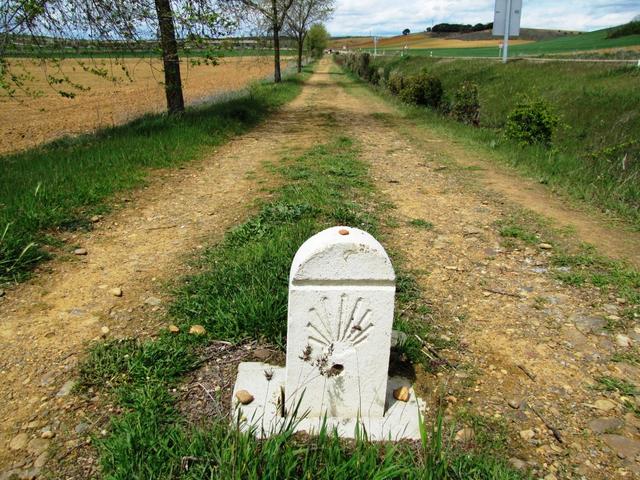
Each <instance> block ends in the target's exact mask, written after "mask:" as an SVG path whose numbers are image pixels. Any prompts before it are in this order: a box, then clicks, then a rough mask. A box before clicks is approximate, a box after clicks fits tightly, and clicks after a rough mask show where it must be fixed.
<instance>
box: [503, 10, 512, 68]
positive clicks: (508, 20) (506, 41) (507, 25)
mask: <svg viewBox="0 0 640 480" xmlns="http://www.w3.org/2000/svg"><path fill="white" fill-rule="evenodd" d="M510 28H511V0H507V11H506V12H505V16H504V45H503V47H502V63H507V61H508V59H509V33H510V32H509V29H510Z"/></svg>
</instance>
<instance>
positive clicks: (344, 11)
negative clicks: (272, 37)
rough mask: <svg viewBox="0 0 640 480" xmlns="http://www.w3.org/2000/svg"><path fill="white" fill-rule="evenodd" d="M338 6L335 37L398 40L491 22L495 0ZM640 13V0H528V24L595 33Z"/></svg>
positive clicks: (360, 1) (349, 1) (348, 1)
mask: <svg viewBox="0 0 640 480" xmlns="http://www.w3.org/2000/svg"><path fill="white" fill-rule="evenodd" d="M336 5H337V9H336V13H335V15H334V18H333V19H332V20H331V21H330V22H329V25H328V27H329V30H330V31H331V33H332V34H333V35H357V34H366V35H368V34H369V33H370V32H373V33H374V34H378V35H397V34H399V33H400V32H401V31H402V30H404V29H405V28H409V29H411V31H414V32H418V31H423V30H424V29H425V28H426V27H428V26H430V25H432V24H433V23H441V22H455V23H471V24H474V23H478V22H483V23H486V22H491V21H493V6H494V0H419V1H418V0H400V1H395V2H390V1H388V0H337V3H336ZM638 13H640V4H639V3H638V0H617V1H616V0H613V1H611V0H608V1H607V0H565V1H562V2H558V1H557V0H524V6H523V9H522V24H523V26H524V27H531V28H552V29H564V30H595V29H599V28H605V27H609V26H612V25H619V24H621V23H625V22H628V21H629V20H631V18H632V17H633V16H634V15H636V14H638Z"/></svg>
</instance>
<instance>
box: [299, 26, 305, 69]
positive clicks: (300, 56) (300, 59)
mask: <svg viewBox="0 0 640 480" xmlns="http://www.w3.org/2000/svg"><path fill="white" fill-rule="evenodd" d="M303 45H304V36H303V35H302V34H300V35H298V73H301V72H302V46H303Z"/></svg>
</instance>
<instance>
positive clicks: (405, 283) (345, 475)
mask: <svg viewBox="0 0 640 480" xmlns="http://www.w3.org/2000/svg"><path fill="white" fill-rule="evenodd" d="M273 168H274V170H275V171H276V172H277V173H279V174H280V175H282V177H283V178H284V180H285V184H284V186H282V187H281V188H280V189H279V190H278V191H277V192H276V195H275V198H274V199H273V200H272V201H271V202H270V203H268V204H265V205H263V207H262V210H261V211H260V213H258V214H257V215H256V216H254V217H252V218H250V219H249V220H248V221H247V222H245V223H244V224H242V225H240V226H238V227H236V228H235V229H233V230H231V231H230V232H229V233H228V234H227V236H226V237H225V239H224V240H223V241H222V242H221V243H220V244H218V245H216V246H212V247H210V248H209V249H208V250H207V251H206V252H205V253H204V254H202V255H201V256H200V257H199V258H198V260H197V261H196V267H197V270H196V273H194V274H193V275H191V276H190V277H187V278H186V279H184V282H183V285H182V286H180V287H179V288H178V289H177V292H176V300H175V303H174V304H173V307H172V309H171V311H170V315H171V317H172V318H171V320H172V321H174V322H175V323H176V324H178V325H179V326H180V327H181V332H183V333H180V334H178V335H175V336H172V335H170V334H169V333H163V334H161V335H160V336H159V338H157V339H155V340H149V341H135V340H121V341H109V342H104V343H99V344H97V345H96V346H94V347H93V348H92V349H91V351H90V353H89V355H88V356H87V358H86V359H85V360H84V362H83V363H82V366H81V382H80V386H81V387H80V388H81V389H87V388H89V387H91V388H93V389H97V390H101V391H103V392H107V393H109V394H110V395H109V398H111V399H112V401H113V402H115V403H116V404H117V405H118V406H119V407H120V408H122V410H123V413H122V414H120V415H118V416H115V417H113V418H112V420H111V424H110V425H109V427H108V429H107V430H108V434H107V435H106V436H105V437H101V438H96V439H95V444H96V445H97V448H98V451H99V454H100V465H101V469H102V476H103V477H104V478H107V479H148V478H154V479H163V478H176V477H180V478H199V479H200V478H225V479H256V480H257V479H268V478H271V479H327V480H329V479H332V480H333V479H338V480H339V479H354V478H357V479H371V478H376V479H445V478H446V479H487V480H488V479H496V480H501V479H504V480H507V479H514V480H515V479H517V478H522V477H521V476H520V475H519V474H517V473H515V472H513V471H511V470H510V469H509V468H507V467H506V466H505V463H504V462H503V461H502V460H499V459H496V458H495V457H494V456H493V455H491V454H488V453H485V452H475V451H473V450H471V451H454V450H452V449H451V447H450V445H449V444H448V443H447V442H446V439H447V438H448V437H447V433H446V432H445V431H444V429H443V427H442V423H441V422H442V419H441V417H440V418H439V419H438V420H434V421H433V423H432V428H431V429H427V428H425V431H424V440H423V442H422V443H419V444H412V443H400V444H384V443H381V444H374V443H369V442H366V441H364V440H362V439H360V440H357V441H354V442H345V441H342V440H340V439H338V438H337V437H336V436H335V435H334V434H333V432H322V433H321V434H320V435H319V436H317V437H314V438H306V439H305V438H303V437H300V436H295V435H293V434H292V431H291V429H290V428H289V429H287V428H285V429H284V430H283V431H282V432H280V433H279V434H278V435H276V436H274V437H272V438H270V439H269V440H266V441H257V440H255V439H254V438H253V436H251V435H247V434H242V433H240V432H239V431H238V429H237V428H235V426H233V425H230V424H229V423H228V419H226V418H209V419H207V422H206V426H201V427H196V426H194V425H189V424H187V423H186V421H185V420H184V419H183V418H182V417H181V416H180V414H179V412H178V411H177V410H176V404H175V399H174V397H173V395H172V394H171V393H170V391H171V389H172V388H173V387H175V386H177V384H178V383H179V380H180V378H181V377H182V376H184V375H185V374H186V373H188V372H189V371H191V370H193V369H194V368H196V367H197V366H198V365H199V362H200V359H199V353H198V352H199V351H200V348H201V347H204V346H206V345H207V343H208V342H209V341H211V340H214V339H222V340H232V341H241V340H243V339H266V340H268V341H269V342H272V343H277V344H278V345H280V346H281V347H282V348H284V344H285V334H286V306H287V285H288V281H287V280H288V279H287V277H288V271H289V267H290V262H291V259H292V258H293V255H294V253H295V251H296V250H297V248H298V247H299V246H300V245H301V244H302V243H303V242H304V240H306V239H307V238H308V237H309V236H310V235H312V234H314V233H316V232H317V231H319V230H321V229H323V228H325V227H327V226H330V225H335V224H343V223H348V224H350V225H353V226H358V227H360V228H364V229H366V230H368V231H370V232H372V233H374V234H376V235H378V233H379V232H378V229H377V219H376V208H377V207H376V205H375V204H374V203H373V201H374V199H375V195H374V192H373V191H372V187H371V185H370V183H369V180H368V177H367V170H366V167H365V165H364V164H363V163H362V162H360V160H359V159H358V150H357V148H356V147H355V146H354V145H353V143H352V142H351V141H350V140H349V139H347V138H340V139H338V140H336V141H335V142H333V143H331V144H328V145H318V146H316V147H314V148H312V149H311V150H309V151H308V152H307V153H305V154H303V155H302V156H300V157H298V158H296V159H293V160H286V161H284V162H283V163H282V164H281V165H278V166H274V167H273ZM419 296H420V293H419V289H418V288H417V285H416V284H415V281H414V280H412V278H411V277H410V276H408V275H399V279H398V298H397V301H398V302H399V305H400V307H404V305H405V303H406V302H414V303H415V304H416V306H415V309H416V311H418V310H420V309H419V308H418V306H417V303H418V302H419ZM422 311H423V310H422ZM196 323H198V324H202V325H204V326H205V328H206V329H207V334H206V335H205V336H201V337H194V336H191V335H189V334H188V333H186V332H187V331H188V327H189V326H190V325H192V324H196ZM427 430H430V432H429V431H427ZM185 458H187V459H188V465H189V468H188V470H187V469H185V468H183V467H184V463H183V462H184V459H185Z"/></svg>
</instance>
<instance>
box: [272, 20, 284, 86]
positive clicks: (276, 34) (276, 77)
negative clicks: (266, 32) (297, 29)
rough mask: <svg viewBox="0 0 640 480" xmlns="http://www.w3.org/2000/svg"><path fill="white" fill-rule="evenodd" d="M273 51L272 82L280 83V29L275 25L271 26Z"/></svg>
mask: <svg viewBox="0 0 640 480" xmlns="http://www.w3.org/2000/svg"><path fill="white" fill-rule="evenodd" d="M273 50H274V55H273V59H274V74H273V81H274V82H275V83H280V82H281V81H282V73H281V72H280V29H279V28H278V26H277V25H275V24H274V25H273Z"/></svg>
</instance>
